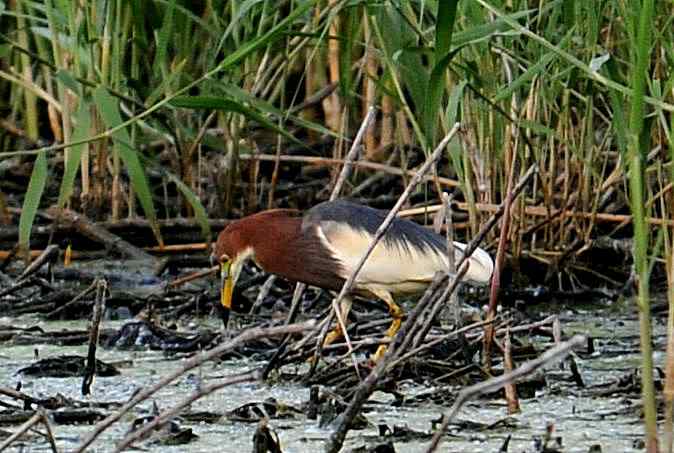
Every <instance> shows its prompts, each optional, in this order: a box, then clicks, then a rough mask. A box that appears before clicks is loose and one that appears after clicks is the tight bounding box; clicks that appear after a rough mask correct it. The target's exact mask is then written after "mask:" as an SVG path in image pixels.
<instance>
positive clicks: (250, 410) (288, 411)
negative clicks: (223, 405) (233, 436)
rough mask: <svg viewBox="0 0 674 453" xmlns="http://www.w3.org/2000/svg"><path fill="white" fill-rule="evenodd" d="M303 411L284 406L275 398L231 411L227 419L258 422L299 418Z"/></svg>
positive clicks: (226, 415) (227, 414)
mask: <svg viewBox="0 0 674 453" xmlns="http://www.w3.org/2000/svg"><path fill="white" fill-rule="evenodd" d="M302 414H303V411H302V410H300V409H297V408H295V407H292V406H289V405H287V404H283V403H281V402H279V401H277V400H276V399H275V398H269V399H267V400H265V401H262V402H254V403H248V404H244V405H242V406H239V407H237V408H236V409H234V410H232V411H229V412H227V413H226V414H225V417H226V418H227V419H229V420H231V421H235V422H258V421H259V420H261V419H263V418H266V419H288V418H298V417H299V416H301V415H302Z"/></svg>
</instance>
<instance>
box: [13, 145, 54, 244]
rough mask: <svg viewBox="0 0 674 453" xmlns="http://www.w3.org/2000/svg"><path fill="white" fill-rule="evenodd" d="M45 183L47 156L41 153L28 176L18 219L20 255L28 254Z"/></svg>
mask: <svg viewBox="0 0 674 453" xmlns="http://www.w3.org/2000/svg"><path fill="white" fill-rule="evenodd" d="M46 182H47V155H46V154H45V153H44V152H41V153H39V154H38V155H37V157H36V158H35V164H34V165H33V172H32V173H31V175H30V182H28V189H27V190H26V197H25V198H24V200H23V207H22V209H21V217H20V218H19V250H20V253H22V254H23V253H25V254H28V253H29V251H30V232H31V230H32V229H33V222H34V221H35V215H36V214H37V208H38V207H39V206H40V200H41V199H42V193H43V192H44V187H45V184H46ZM27 256H28V255H27Z"/></svg>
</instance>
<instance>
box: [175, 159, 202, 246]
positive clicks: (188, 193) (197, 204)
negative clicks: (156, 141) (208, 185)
mask: <svg viewBox="0 0 674 453" xmlns="http://www.w3.org/2000/svg"><path fill="white" fill-rule="evenodd" d="M165 174H166V176H167V177H168V179H169V180H171V181H172V182H173V183H174V184H175V185H176V187H177V188H178V190H179V191H180V193H182V194H183V196H184V197H185V199H186V200H187V202H188V203H189V204H190V205H191V206H192V208H193V209H194V216H195V217H196V218H197V222H199V225H200V226H201V233H202V234H203V235H204V240H205V241H206V242H211V239H212V235H211V226H210V224H209V223H208V214H207V213H206V208H204V205H203V204H201V200H199V197H197V195H196V194H195V193H194V192H192V190H191V189H190V188H189V187H187V186H186V185H185V183H183V182H182V181H181V180H180V178H178V177H177V176H176V175H174V174H173V173H170V172H166V173H165Z"/></svg>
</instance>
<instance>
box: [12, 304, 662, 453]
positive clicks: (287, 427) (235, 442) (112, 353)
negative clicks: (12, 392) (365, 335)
mask: <svg viewBox="0 0 674 453" xmlns="http://www.w3.org/2000/svg"><path fill="white" fill-rule="evenodd" d="M623 308H624V307H623ZM625 312H628V313H630V314H628V315H625V314H624V313H625ZM558 313H559V316H560V319H561V321H562V327H563V331H564V334H565V335H568V336H570V335H572V334H574V333H584V334H590V335H592V336H593V337H594V338H595V347H596V353H595V354H594V355H593V356H592V357H586V358H584V359H581V358H577V359H576V360H577V363H578V366H579V368H580V372H581V374H582V376H583V379H584V381H585V383H586V385H587V386H592V385H595V384H601V383H606V382H611V381H613V380H615V379H616V378H617V377H619V376H621V375H623V374H624V373H626V372H628V371H630V370H632V369H634V368H635V367H636V366H637V365H638V356H637V355H636V354H635V353H634V349H635V346H636V345H637V344H638V336H637V333H638V325H637V321H636V315H635V314H632V313H633V310H631V309H620V310H611V309H606V310H602V311H601V312H599V313H597V312H596V310H594V309H588V310H587V311H583V310H577V309H576V310H574V311H573V312H571V311H570V310H569V309H568V308H564V309H561V310H560V311H559V312H558ZM616 313H623V314H620V315H619V314H616ZM541 316H544V315H541ZM0 324H12V325H15V326H17V325H21V326H31V325H35V324H39V325H40V326H41V327H42V328H43V329H45V330H56V329H63V328H67V329H75V328H78V329H81V328H86V324H85V323H83V322H69V323H62V322H59V323H57V322H43V321H39V320H37V319H35V318H29V317H25V318H20V319H19V320H17V319H11V320H10V319H7V318H5V319H3V318H0ZM114 325H115V324H111V323H106V327H112V326H114ZM116 325H119V323H117V324H116ZM654 330H655V336H656V340H655V350H656V361H657V363H659V364H661V363H662V360H663V355H664V348H665V347H664V325H663V322H662V321H656V322H655V323H654ZM543 346H544V345H539V347H543ZM36 348H37V349H38V350H39V354H40V357H41V358H44V357H49V356H54V355H59V354H81V355H86V347H85V346H80V347H59V346H54V345H49V344H44V345H30V346H21V345H16V346H12V345H9V344H5V345H3V347H2V349H1V350H0V385H5V386H10V387H14V386H15V384H16V383H17V382H18V381H21V382H22V383H23V388H22V391H24V392H26V393H28V394H29V395H32V396H35V397H47V396H53V395H54V394H56V393H57V392H58V393H62V394H64V395H66V396H68V397H71V398H74V399H82V397H81V395H80V394H79V392H80V385H81V379H80V378H67V379H53V378H40V379H34V378H27V377H21V376H18V375H17V374H16V372H17V370H18V369H19V368H21V367H23V366H25V365H27V364H29V363H32V361H33V357H34V350H35V349H36ZM98 357H99V358H100V359H102V360H104V361H106V362H113V363H114V362H122V361H129V360H130V361H131V362H127V364H126V366H124V367H122V368H121V371H122V375H121V376H117V377H110V378H100V377H99V378H97V379H96V382H95V386H94V389H93V390H94V394H93V396H92V398H91V399H92V400H93V401H125V400H127V399H129V398H130V397H131V395H132V394H133V392H134V391H135V390H137V389H138V388H139V387H143V386H146V385H149V384H152V383H154V382H156V380H157V379H158V378H159V377H160V376H161V375H163V374H166V373H169V372H171V371H172V370H174V369H176V368H178V367H180V366H181V360H174V359H169V358H167V357H165V356H164V355H163V354H162V353H158V352H150V351H147V352H146V351H141V352H129V351H116V350H100V349H99V355H98ZM260 365H261V364H260V363H256V362H252V361H247V360H238V361H230V362H227V363H225V364H219V365H217V366H214V365H212V364H209V365H205V366H204V367H202V368H201V369H200V370H198V371H197V372H195V373H193V374H192V375H188V376H183V377H182V378H180V379H179V380H178V381H176V382H174V384H173V385H170V386H168V387H166V388H164V389H163V390H162V391H161V392H159V393H158V394H157V395H156V396H155V398H154V401H156V403H157V404H158V405H159V407H160V408H162V409H164V408H168V407H170V406H172V405H173V404H175V403H176V402H178V401H180V400H181V399H182V398H184V397H185V396H186V395H187V394H188V393H190V392H192V391H194V390H195V388H196V385H197V383H198V382H199V379H198V377H199V376H200V377H201V379H202V382H205V383H211V382H215V380H217V379H219V378H222V377H225V376H228V375H232V374H236V373H240V372H242V371H245V370H248V369H252V368H254V367H257V366H260ZM547 374H548V387H547V388H546V389H545V390H544V391H539V392H537V394H536V397H535V398H531V399H524V400H522V401H521V408H522V412H521V413H520V414H518V415H515V416H511V417H507V416H506V411H505V406H504V404H503V402H502V401H501V400H479V401H475V402H471V403H469V404H467V405H466V406H464V408H463V409H462V411H461V412H460V414H459V419H460V421H470V422H477V423H480V424H482V427H480V426H474V427H471V428H461V429H459V428H456V427H453V428H452V429H451V430H450V434H449V435H448V436H447V437H446V438H445V441H444V444H443V446H442V448H441V450H440V451H450V452H479V451H485V452H487V451H489V452H496V451H498V450H499V448H500V447H501V445H502V444H503V442H504V440H505V439H506V437H507V436H508V435H511V436H512V437H511V440H510V444H509V449H508V451H510V452H521V451H534V438H536V437H541V436H542V435H543V434H544V432H545V427H546V425H548V424H553V425H554V427H555V432H554V436H559V437H561V441H562V446H563V451H566V452H582V453H585V452H587V451H588V449H589V448H590V447H591V446H593V445H600V446H601V448H602V450H601V451H603V452H623V451H624V452H630V451H642V450H641V449H640V448H638V443H639V441H640V439H641V431H642V428H641V424H640V422H639V419H638V413H639V410H638V409H635V405H638V403H639V401H638V400H635V399H631V400H630V399H627V398H625V397H599V398H597V397H590V396H588V391H587V390H583V389H578V388H577V387H575V386H574V385H573V384H570V383H568V382H566V381H565V379H566V378H568V376H569V373H568V371H562V370H560V369H559V367H558V366H554V367H551V368H549V369H548V373H547ZM555 376H557V378H555ZM401 387H402V390H403V392H404V393H405V394H406V395H412V394H418V393H425V392H429V391H431V390H433V387H430V386H421V385H417V384H411V383H402V384H401ZM269 397H274V398H276V399H277V400H279V401H282V402H284V403H285V404H288V405H292V406H296V407H299V406H300V405H301V404H302V403H303V402H304V401H306V400H307V399H308V389H306V388H304V387H300V386H292V385H278V384H275V385H267V384H264V383H250V384H240V385H232V386H230V387H227V388H225V389H224V390H222V391H220V392H218V393H216V394H212V395H209V396H207V397H205V398H204V399H202V400H200V401H197V402H196V403H195V404H194V405H193V406H192V410H194V411H200V410H206V411H215V412H225V411H229V410H232V409H234V408H236V407H238V406H239V405H242V404H245V403H249V402H252V401H263V400H265V399H267V398H269ZM390 402H391V397H390V396H389V395H386V394H381V393H375V394H374V395H373V397H372V399H371V402H370V404H369V405H368V406H367V412H366V414H365V415H366V416H367V418H368V420H369V421H370V423H371V427H370V428H367V429H365V430H360V431H351V432H350V434H349V437H348V439H347V443H346V445H345V451H346V450H348V449H351V448H355V447H358V446H362V445H365V444H369V445H374V444H376V443H378V442H385V441H383V440H382V439H380V438H377V432H378V429H377V425H379V424H387V425H389V426H393V425H406V426H407V427H409V428H412V429H414V430H417V431H421V432H427V433H431V432H432V429H431V421H432V420H434V419H437V418H438V417H439V415H440V414H441V413H442V412H443V411H446V410H447V409H448V407H442V406H439V405H434V404H430V403H424V404H420V405H407V406H403V407H400V408H397V407H393V406H391V404H390ZM150 409H151V402H150V401H147V402H145V403H143V404H141V405H140V406H139V408H138V410H137V411H136V412H134V414H133V415H129V416H127V417H126V418H124V419H123V420H122V422H121V423H117V424H115V425H114V427H113V428H111V429H109V430H108V431H106V432H105V433H104V434H103V435H102V436H101V437H100V438H99V440H98V441H97V442H96V443H95V444H94V446H95V448H93V449H91V450H90V451H100V452H103V451H109V450H110V449H111V445H113V444H114V443H115V442H116V441H118V440H120V439H121V438H122V437H123V435H124V434H125V432H126V430H127V429H128V427H129V426H130V423H131V421H132V419H133V418H134V417H135V416H138V415H140V414H143V413H144V414H148V413H149V411H150ZM492 425H493V426H492ZM185 426H189V427H191V428H192V429H193V431H194V432H195V433H196V434H197V435H198V436H199V438H198V439H197V440H195V441H193V442H192V443H190V444H189V445H185V446H176V447H166V446H149V445H144V446H145V447H147V449H148V450H147V451H157V452H158V451H162V452H164V451H165V452H181V451H190V452H197V451H204V452H206V451H225V452H244V451H250V450H251V448H252V443H251V439H252V437H253V433H254V431H255V427H256V426H255V424H249V423H239V422H237V423H234V422H230V421H227V420H222V421H221V422H219V423H214V424H206V423H199V424H196V425H185ZM270 426H271V427H272V428H273V429H274V430H275V431H276V432H277V434H278V436H279V438H280V440H281V445H282V448H283V451H284V452H311V453H314V452H316V451H322V446H323V441H324V439H326V438H327V437H328V436H329V434H330V432H331V431H330V429H320V428H318V426H317V423H316V422H315V421H310V420H306V419H305V418H304V417H300V418H298V419H294V420H272V421H271V423H270ZM490 426H491V427H490ZM488 427H490V428H488ZM15 428H16V427H5V429H15ZM54 429H55V434H56V438H57V441H58V445H59V447H60V448H61V449H62V450H63V451H70V450H72V449H73V448H75V447H76V446H77V445H78V444H79V443H80V439H81V438H82V436H84V435H85V434H86V433H87V432H89V431H90V429H91V426H63V425H61V426H55V427H54ZM394 444H395V447H396V451H398V452H416V451H424V450H425V448H426V446H427V445H428V440H427V439H422V440H415V441H409V442H396V441H395V440H394ZM635 445H636V446H637V448H634V446H635ZM25 447H26V448H25V449H24V450H23V451H50V450H49V447H48V445H47V444H46V443H42V442H40V441H38V442H35V443H31V444H26V445H25Z"/></svg>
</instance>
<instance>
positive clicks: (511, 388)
mask: <svg viewBox="0 0 674 453" xmlns="http://www.w3.org/2000/svg"><path fill="white" fill-rule="evenodd" d="M512 349H513V348H512V343H511V342H510V329H508V328H506V333H505V338H504V340H503V372H504V373H505V374H508V373H512V371H513V354H512ZM503 387H504V390H505V399H506V401H507V403H508V415H513V414H517V413H518V412H520V402H519V400H518V398H517V387H516V386H515V383H514V382H508V383H507V384H505V385H504V386H503Z"/></svg>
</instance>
